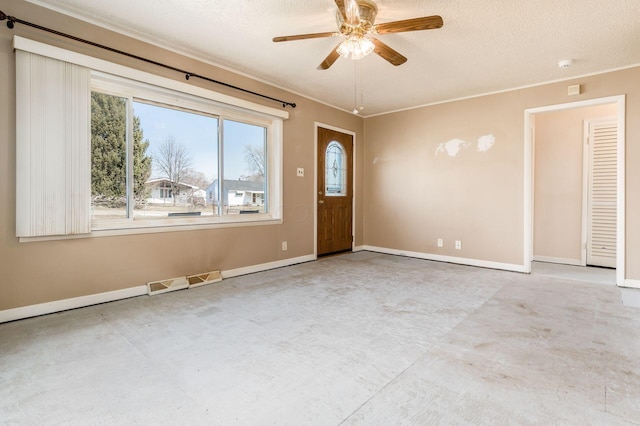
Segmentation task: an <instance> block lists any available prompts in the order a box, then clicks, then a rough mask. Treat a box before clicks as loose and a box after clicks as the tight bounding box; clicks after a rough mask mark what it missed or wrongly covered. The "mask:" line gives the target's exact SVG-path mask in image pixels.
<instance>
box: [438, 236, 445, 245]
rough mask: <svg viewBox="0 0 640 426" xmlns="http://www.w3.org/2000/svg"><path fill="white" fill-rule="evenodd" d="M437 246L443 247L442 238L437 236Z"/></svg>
mask: <svg viewBox="0 0 640 426" xmlns="http://www.w3.org/2000/svg"><path fill="white" fill-rule="evenodd" d="M438 247H444V241H443V240H442V238H438Z"/></svg>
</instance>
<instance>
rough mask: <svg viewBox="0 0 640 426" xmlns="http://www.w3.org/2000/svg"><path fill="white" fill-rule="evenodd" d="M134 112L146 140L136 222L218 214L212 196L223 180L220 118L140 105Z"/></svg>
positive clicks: (139, 153) (139, 156)
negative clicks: (219, 174)
mask: <svg viewBox="0 0 640 426" xmlns="http://www.w3.org/2000/svg"><path fill="white" fill-rule="evenodd" d="M133 111H134V117H135V118H134V120H137V121H138V122H139V137H138V138H139V139H140V140H142V139H143V140H144V141H143V142H141V143H138V144H137V145H138V149H137V150H136V149H134V157H135V159H134V170H133V175H134V176H133V182H134V194H135V195H136V203H135V208H134V218H135V219H136V220H148V219H165V218H167V217H185V216H212V215H216V214H217V206H216V205H215V204H213V203H212V202H211V201H212V200H211V199H208V197H207V194H208V192H210V191H212V190H213V183H214V181H215V180H216V178H217V169H218V119H217V118H216V117H212V116H209V115H204V114H199V113H195V112H193V111H185V110H179V109H173V108H168V107H165V106H158V105H151V104H147V103H143V102H139V101H136V102H134V103H133ZM134 127H135V126H134ZM143 135H144V136H143ZM134 139H136V136H135V132H134ZM134 148H135V145H134ZM146 162H148V165H147V163H146ZM136 164H138V167H136Z"/></svg>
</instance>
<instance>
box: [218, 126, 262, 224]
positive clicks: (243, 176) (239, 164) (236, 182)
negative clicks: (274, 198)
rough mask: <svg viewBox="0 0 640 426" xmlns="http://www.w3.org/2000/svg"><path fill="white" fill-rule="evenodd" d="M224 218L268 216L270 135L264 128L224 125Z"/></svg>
mask: <svg viewBox="0 0 640 426" xmlns="http://www.w3.org/2000/svg"><path fill="white" fill-rule="evenodd" d="M223 130H224V132H223V135H224V136H223V138H224V145H223V151H224V162H223V164H224V171H223V173H222V175H223V176H224V178H223V182H222V183H223V185H222V186H223V197H222V201H223V210H222V213H223V214H248V213H265V212H266V210H267V209H266V207H265V206H266V203H265V201H266V197H267V192H266V188H267V180H266V178H265V177H266V172H267V170H266V167H267V163H266V154H267V153H266V147H267V138H266V135H267V132H266V129H265V128H264V127H262V126H256V125H252V124H246V123H240V122H237V121H230V120H225V121H224V129H223Z"/></svg>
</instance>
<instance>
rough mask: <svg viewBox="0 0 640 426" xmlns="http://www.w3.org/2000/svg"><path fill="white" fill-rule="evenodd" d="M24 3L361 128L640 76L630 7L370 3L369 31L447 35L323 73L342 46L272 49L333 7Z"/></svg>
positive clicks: (539, 2) (479, 1) (480, 1)
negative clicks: (288, 96) (430, 21)
mask: <svg viewBox="0 0 640 426" xmlns="http://www.w3.org/2000/svg"><path fill="white" fill-rule="evenodd" d="M30 1H31V2H32V3H36V4H39V5H42V6H45V7H49V8H52V9H54V10H57V11H60V12H62V13H66V14H68V15H71V16H75V17H78V18H80V19H83V20H87V21H90V22H93V23H96V24H98V25H101V26H103V27H107V28H109V29H113V30H115V31H118V32H121V33H125V34H128V35H132V36H134V37H136V38H139V39H142V40H145V41H148V42H151V43H153V44H156V45H159V46H163V47H167V48H170V49H173V50H176V51H179V52H182V53H185V54H187V55H190V56H193V57H196V58H199V59H203V60H205V61H207V62H210V63H214V64H217V65H220V66H223V67H225V68H228V69H231V70H234V71H238V72H240V73H243V74H246V75H249V76H253V77H256V78H258V79H260V80H263V81H266V82H268V83H271V84H274V85H276V86H279V87H282V88H286V89H288V90H291V91H293V92H296V93H299V94H302V95H304V96H307V97H309V98H312V99H315V100H318V101H321V102H324V103H326V104H329V105H332V106H336V107H338V108H341V109H344V110H347V111H351V110H353V109H354V106H356V104H357V106H361V105H360V104H362V106H364V109H363V110H362V112H361V114H362V115H365V116H367V115H374V114H380V113H384V112H389V111H395V110H400V109H406V108H411V107H415V106H419V105H426V104H431V103H435V102H441V101H446V100H451V99H457V98H462V97H468V96H474V95H479V94H483V93H489V92H494V91H500V90H505V89H511V88H515V87H521V86H527V85H532V84H538V83H542V82H547V81H553V80H559V79H566V78H570V77H572V76H579V75H585V74H591V73H597V72H601V71H605V70H611V69H616V68H621V67H626V66H630V65H636V64H640V1H639V0H606V1H603V0H519V1H508V0H466V1H463V0H378V1H377V2H376V3H377V4H378V9H379V11H378V17H377V19H376V23H383V22H389V21H396V20H402V19H409V18H414V17H421V16H428V15H440V16H442V18H443V20H444V26H443V28H441V29H438V30H429V31H416V32H409V33H398V34H386V35H382V36H379V38H380V39H381V40H382V41H384V42H385V43H387V44H388V45H389V46H391V47H392V48H393V49H395V50H397V51H398V52H400V53H402V54H403V55H404V56H406V57H407V58H408V59H409V60H408V61H407V63H405V64H404V65H401V66H398V67H394V66H392V65H391V64H389V63H388V62H386V61H384V60H383V59H381V58H380V57H378V56H377V55H375V54H372V55H370V56H368V57H366V58H365V59H363V60H361V61H351V60H346V59H342V58H340V59H338V61H337V62H336V63H335V64H334V65H333V66H332V67H331V68H330V69H329V70H326V71H319V70H317V69H316V68H317V66H318V64H319V63H320V62H321V61H322V60H323V59H324V57H325V56H326V55H327V54H328V53H329V52H330V51H331V50H332V49H333V47H334V46H335V45H336V44H337V43H338V42H339V41H340V39H339V38H324V39H312V40H300V41H291V42H284V43H273V42H272V41H271V39H272V38H273V37H275V36H280V35H291V34H301V33H312V32H325V31H334V30H335V29H336V23H335V11H336V7H335V3H334V1H333V0H304V1H300V0H243V1H229V0H109V1H95V0H30ZM5 13H7V14H11V11H10V10H7V11H5ZM20 18H21V19H25V20H29V17H20ZM62 30H63V29H62ZM568 58H570V59H573V60H574V64H573V66H572V67H570V68H569V69H560V68H559V67H558V61H559V60H561V59H568ZM211 77H213V78H215V76H211ZM356 84H357V90H354V88H355V87H356Z"/></svg>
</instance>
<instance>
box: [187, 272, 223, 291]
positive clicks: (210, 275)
mask: <svg viewBox="0 0 640 426" xmlns="http://www.w3.org/2000/svg"><path fill="white" fill-rule="evenodd" d="M187 281H188V282H189V288H193V287H200V286H203V285H206V284H211V283H217V282H219V281H222V274H221V273H220V271H211V272H205V273H203V274H197V275H189V276H188V277H187Z"/></svg>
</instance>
